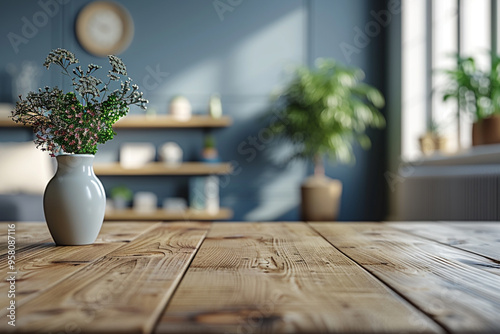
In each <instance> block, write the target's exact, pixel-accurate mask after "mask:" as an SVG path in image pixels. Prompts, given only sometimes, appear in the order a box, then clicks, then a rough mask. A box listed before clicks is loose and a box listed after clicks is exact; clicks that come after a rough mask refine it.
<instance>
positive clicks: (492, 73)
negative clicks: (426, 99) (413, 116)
mask: <svg viewBox="0 0 500 334" xmlns="http://www.w3.org/2000/svg"><path fill="white" fill-rule="evenodd" d="M444 72H445V73H446V74H447V76H448V79H449V83H448V87H447V89H446V90H445V92H444V95H443V101H447V100H448V99H450V98H454V99H456V100H457V101H458V106H459V111H458V112H464V113H468V114H472V116H473V119H474V123H473V126H472V145H473V146H476V145H484V144H495V143H500V116H499V115H500V58H499V57H498V56H497V55H495V54H493V53H492V54H491V69H490V70H489V71H483V70H480V69H479V68H478V67H477V65H476V61H475V59H474V58H473V57H460V56H457V67H456V69H452V70H446V71H444Z"/></svg>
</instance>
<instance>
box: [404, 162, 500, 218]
mask: <svg viewBox="0 0 500 334" xmlns="http://www.w3.org/2000/svg"><path fill="white" fill-rule="evenodd" d="M401 173H402V171H400V175H401ZM405 173H406V174H407V175H405V176H404V177H403V178H402V182H401V183H400V185H399V191H400V193H399V194H400V195H399V196H398V197H399V203H398V208H399V210H398V211H399V216H400V217H401V219H403V220H454V221H457V220H458V221H467V220H469V221H470V220H476V221H477V220H483V221H489V220H500V165H472V166H471V165H467V166H414V167H411V169H410V170H409V171H408V167H406V168H405Z"/></svg>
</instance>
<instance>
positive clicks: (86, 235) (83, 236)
mask: <svg viewBox="0 0 500 334" xmlns="http://www.w3.org/2000/svg"><path fill="white" fill-rule="evenodd" d="M56 159H57V171H56V174H55V175H54V177H53V178H52V179H51V180H50V181H49V183H48V184H47V187H46V189H45V193H44V196H43V209H44V212H45V219H46V221H47V226H48V228H49V231H50V234H51V235H52V238H53V239H54V241H55V243H56V244H57V245H67V246H70V245H88V244H92V243H93V242H94V241H95V240H96V238H97V235H98V234H99V231H100V230H101V226H102V222H103V220H104V212H105V209H106V193H105V191H104V188H103V186H102V183H101V181H99V179H98V178H97V176H96V175H95V174H94V169H93V166H92V163H93V161H94V156H93V155H90V154H65V155H59V156H57V157H56Z"/></svg>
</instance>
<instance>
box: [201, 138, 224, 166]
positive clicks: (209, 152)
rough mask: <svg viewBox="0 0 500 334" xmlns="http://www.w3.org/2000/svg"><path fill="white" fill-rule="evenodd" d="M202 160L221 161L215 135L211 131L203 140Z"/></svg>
mask: <svg viewBox="0 0 500 334" xmlns="http://www.w3.org/2000/svg"><path fill="white" fill-rule="evenodd" d="M201 160H202V161H203V162H219V161H220V160H219V154H218V152H217V147H216V143H215V137H214V135H213V134H211V133H209V134H207V135H205V139H204V141H203V151H202V152H201Z"/></svg>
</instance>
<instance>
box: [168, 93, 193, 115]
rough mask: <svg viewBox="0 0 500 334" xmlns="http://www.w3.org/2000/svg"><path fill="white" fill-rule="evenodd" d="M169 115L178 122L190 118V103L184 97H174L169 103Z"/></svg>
mask: <svg viewBox="0 0 500 334" xmlns="http://www.w3.org/2000/svg"><path fill="white" fill-rule="evenodd" d="M169 114H170V115H172V116H173V117H174V118H175V119H177V120H179V121H188V120H189V119H190V118H191V103H189V100H188V99H187V98H185V97H184V96H176V97H174V98H173V99H172V100H171V101H170V105H169Z"/></svg>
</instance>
